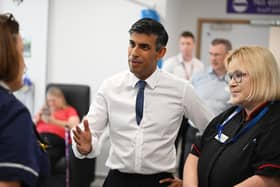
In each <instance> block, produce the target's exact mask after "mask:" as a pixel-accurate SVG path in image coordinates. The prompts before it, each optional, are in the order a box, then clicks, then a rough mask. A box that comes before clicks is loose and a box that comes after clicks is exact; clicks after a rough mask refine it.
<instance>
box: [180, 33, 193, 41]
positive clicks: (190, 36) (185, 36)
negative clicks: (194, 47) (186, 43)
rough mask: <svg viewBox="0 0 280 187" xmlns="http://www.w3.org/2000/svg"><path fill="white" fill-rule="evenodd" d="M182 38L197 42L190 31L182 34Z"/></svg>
mask: <svg viewBox="0 0 280 187" xmlns="http://www.w3.org/2000/svg"><path fill="white" fill-rule="evenodd" d="M180 37H184V38H187V37H189V38H192V39H193V41H194V42H195V37H194V35H193V33H192V32H190V31H183V32H182V33H181V35H180Z"/></svg>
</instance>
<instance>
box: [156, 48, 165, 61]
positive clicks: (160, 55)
mask: <svg viewBox="0 0 280 187" xmlns="http://www.w3.org/2000/svg"><path fill="white" fill-rule="evenodd" d="M165 53H166V47H161V48H160V49H159V50H158V59H157V60H159V59H161V58H162V57H163V56H164V55H165Z"/></svg>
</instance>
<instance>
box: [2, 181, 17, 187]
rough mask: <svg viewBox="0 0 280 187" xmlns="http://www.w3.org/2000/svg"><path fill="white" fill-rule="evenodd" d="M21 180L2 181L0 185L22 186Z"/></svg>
mask: <svg viewBox="0 0 280 187" xmlns="http://www.w3.org/2000/svg"><path fill="white" fill-rule="evenodd" d="M20 186H21V185H20V183H19V182H8V181H0V187H20Z"/></svg>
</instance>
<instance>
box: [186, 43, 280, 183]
mask: <svg viewBox="0 0 280 187" xmlns="http://www.w3.org/2000/svg"><path fill="white" fill-rule="evenodd" d="M225 63H226V66H227V69H228V75H229V87H230V92H231V98H230V103H232V104H234V105H235V106H234V107H232V108H230V109H228V110H227V111H225V112H223V113H222V114H220V115H219V116H217V117H216V118H214V120H212V122H210V124H209V126H208V127H207V129H206V130H205V132H204V134H203V136H202V137H201V139H200V140H199V141H198V143H196V144H194V145H193V147H192V152H191V154H190V155H189V156H188V158H187V161H186V163H185V169H184V180H183V186H184V187H187V186H199V187H217V186H223V187H229V186H231V187H232V186H235V187H243V186H244V187H245V186H246V187H264V186H267V187H268V186H269V187H274V186H275V187H276V186H277V187H279V186H280V149H279V145H280V115H279V111H280V102H279V100H280V86H279V84H280V74H279V69H278V68H279V67H278V66H277V63H276V60H275V58H274V57H273V55H272V54H271V52H270V51H269V50H268V49H265V48H261V47H253V46H251V47H241V48H239V49H237V50H235V51H233V52H232V53H231V54H230V55H229V56H228V57H227V59H226V60H225Z"/></svg>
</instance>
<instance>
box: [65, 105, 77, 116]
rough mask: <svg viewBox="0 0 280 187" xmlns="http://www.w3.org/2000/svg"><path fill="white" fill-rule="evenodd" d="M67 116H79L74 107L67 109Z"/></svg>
mask: <svg viewBox="0 0 280 187" xmlns="http://www.w3.org/2000/svg"><path fill="white" fill-rule="evenodd" d="M67 114H68V116H69V117H72V116H78V112H77V110H76V109H75V108H74V107H72V106H69V107H68V108H67Z"/></svg>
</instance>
